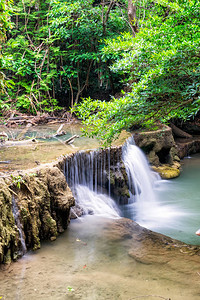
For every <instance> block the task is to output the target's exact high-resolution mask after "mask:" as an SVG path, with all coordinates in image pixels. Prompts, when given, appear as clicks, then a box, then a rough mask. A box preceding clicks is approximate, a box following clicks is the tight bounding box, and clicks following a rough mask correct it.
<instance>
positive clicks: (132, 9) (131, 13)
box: [128, 0, 138, 37]
mask: <svg viewBox="0 0 200 300" xmlns="http://www.w3.org/2000/svg"><path fill="white" fill-rule="evenodd" d="M128 19H129V24H130V26H131V30H132V33H133V36H134V37H135V34H136V32H138V23H137V17H136V4H133V0H128Z"/></svg>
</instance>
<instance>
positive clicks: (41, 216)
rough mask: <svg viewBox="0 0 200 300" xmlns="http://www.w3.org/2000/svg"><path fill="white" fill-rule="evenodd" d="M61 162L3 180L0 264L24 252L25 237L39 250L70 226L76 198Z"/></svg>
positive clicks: (0, 183) (0, 218) (1, 185)
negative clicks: (72, 207) (42, 244)
mask: <svg viewBox="0 0 200 300" xmlns="http://www.w3.org/2000/svg"><path fill="white" fill-rule="evenodd" d="M63 163H64V162H63ZM61 165H62V162H61V161H60V162H59V163H58V164H49V165H44V166H41V167H38V168H36V169H33V170H31V171H29V172H28V173H21V174H19V173H16V174H13V175H11V176H8V177H6V178H2V179H1V181H0V263H7V262H9V261H10V260H15V259H17V257H19V256H20V255H21V254H22V238H24V241H25V244H26V247H27V248H28V249H33V250H36V249H38V248H40V242H41V241H42V240H47V239H50V240H54V239H56V237H57V235H58V234H59V233H61V232H63V231H64V229H66V228H67V226H68V223H69V214H70V207H71V206H73V205H74V197H73V195H72V193H71V190H70V189H69V187H68V185H67V183H66V179H65V176H64V174H63V172H62V171H61V169H60V167H61ZM14 206H16V207H17V211H14ZM16 219H19V220H20V224H21V225H20V227H21V228H19V226H18V222H17V221H16Z"/></svg>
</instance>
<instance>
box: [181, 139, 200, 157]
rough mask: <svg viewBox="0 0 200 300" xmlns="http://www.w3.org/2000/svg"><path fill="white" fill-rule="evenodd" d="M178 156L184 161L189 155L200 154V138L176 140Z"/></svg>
mask: <svg viewBox="0 0 200 300" xmlns="http://www.w3.org/2000/svg"><path fill="white" fill-rule="evenodd" d="M176 145H177V150H178V156H179V157H180V158H181V159H182V158H184V157H186V156H188V155H191V154H195V153H199V152H200V138H199V137H193V138H192V139H189V140H185V139H176Z"/></svg>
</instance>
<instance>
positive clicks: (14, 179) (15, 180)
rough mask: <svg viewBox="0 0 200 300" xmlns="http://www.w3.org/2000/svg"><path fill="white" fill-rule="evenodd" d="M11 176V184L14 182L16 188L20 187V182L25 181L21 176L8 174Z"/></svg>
mask: <svg viewBox="0 0 200 300" xmlns="http://www.w3.org/2000/svg"><path fill="white" fill-rule="evenodd" d="M10 176H11V178H12V182H13V184H16V185H17V188H18V189H20V187H21V184H22V183H24V182H25V181H24V180H23V178H22V176H20V175H19V176H14V175H12V174H11V175H10Z"/></svg>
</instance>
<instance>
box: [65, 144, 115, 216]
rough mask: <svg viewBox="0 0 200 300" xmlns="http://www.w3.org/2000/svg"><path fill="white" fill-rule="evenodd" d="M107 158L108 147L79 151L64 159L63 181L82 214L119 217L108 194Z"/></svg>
mask: <svg viewBox="0 0 200 300" xmlns="http://www.w3.org/2000/svg"><path fill="white" fill-rule="evenodd" d="M110 159H111V158H110V149H109V150H107V151H105V150H102V151H101V150H100V151H88V152H84V151H80V152H77V153H75V154H72V155H71V156H69V157H67V159H66V166H65V172H66V173H65V175H66V181H67V183H68V185H69V186H70V188H71V189H72V192H73V194H74V196H75V198H76V203H77V204H78V205H79V206H81V207H82V208H83V210H84V213H85V214H96V215H103V216H106V217H119V210H118V207H117V205H116V203H115V201H114V200H113V199H112V198H111V197H110V165H111V162H110ZM107 190H108V193H106V191H107Z"/></svg>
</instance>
